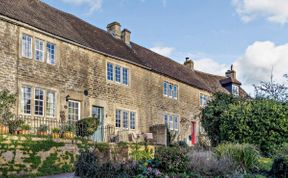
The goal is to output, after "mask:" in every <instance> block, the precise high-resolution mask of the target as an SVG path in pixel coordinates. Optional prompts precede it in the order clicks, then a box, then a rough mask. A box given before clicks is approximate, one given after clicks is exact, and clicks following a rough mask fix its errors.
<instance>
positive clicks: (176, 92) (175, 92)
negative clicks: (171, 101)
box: [173, 85, 178, 99]
mask: <svg viewBox="0 0 288 178" xmlns="http://www.w3.org/2000/svg"><path fill="white" fill-rule="evenodd" d="M177 95H178V87H177V85H174V92H173V98H175V99H177Z"/></svg>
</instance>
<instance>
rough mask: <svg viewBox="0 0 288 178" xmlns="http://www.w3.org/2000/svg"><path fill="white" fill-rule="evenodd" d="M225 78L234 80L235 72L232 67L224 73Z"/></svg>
mask: <svg viewBox="0 0 288 178" xmlns="http://www.w3.org/2000/svg"><path fill="white" fill-rule="evenodd" d="M225 75H226V77H228V78H233V79H236V71H235V70H234V66H233V65H231V70H228V71H227V72H226V73H225Z"/></svg>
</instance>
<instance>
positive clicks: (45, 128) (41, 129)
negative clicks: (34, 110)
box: [37, 124, 48, 132]
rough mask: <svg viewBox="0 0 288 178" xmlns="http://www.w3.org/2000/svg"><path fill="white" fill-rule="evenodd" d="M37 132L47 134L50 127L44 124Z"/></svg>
mask: <svg viewBox="0 0 288 178" xmlns="http://www.w3.org/2000/svg"><path fill="white" fill-rule="evenodd" d="M37 131H38V132H47V131H48V126H47V125H45V124H43V125H40V126H39V127H38V128H37Z"/></svg>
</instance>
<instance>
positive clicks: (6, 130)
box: [0, 125, 9, 135]
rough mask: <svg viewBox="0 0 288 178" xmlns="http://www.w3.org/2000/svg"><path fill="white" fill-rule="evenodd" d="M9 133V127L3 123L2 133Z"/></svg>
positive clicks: (0, 128)
mask: <svg viewBox="0 0 288 178" xmlns="http://www.w3.org/2000/svg"><path fill="white" fill-rule="evenodd" d="M8 133H9V128H8V127H7V126H4V125H1V126H0V134H2V135H4V134H8Z"/></svg>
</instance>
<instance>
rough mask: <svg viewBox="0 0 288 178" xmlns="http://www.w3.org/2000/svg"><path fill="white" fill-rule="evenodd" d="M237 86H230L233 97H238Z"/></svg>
mask: <svg viewBox="0 0 288 178" xmlns="http://www.w3.org/2000/svg"><path fill="white" fill-rule="evenodd" d="M239 90H240V89H239V86H237V85H232V94H233V95H234V96H239Z"/></svg>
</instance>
